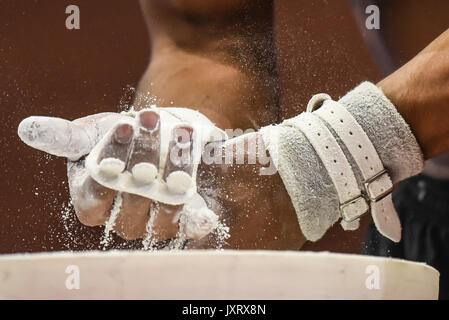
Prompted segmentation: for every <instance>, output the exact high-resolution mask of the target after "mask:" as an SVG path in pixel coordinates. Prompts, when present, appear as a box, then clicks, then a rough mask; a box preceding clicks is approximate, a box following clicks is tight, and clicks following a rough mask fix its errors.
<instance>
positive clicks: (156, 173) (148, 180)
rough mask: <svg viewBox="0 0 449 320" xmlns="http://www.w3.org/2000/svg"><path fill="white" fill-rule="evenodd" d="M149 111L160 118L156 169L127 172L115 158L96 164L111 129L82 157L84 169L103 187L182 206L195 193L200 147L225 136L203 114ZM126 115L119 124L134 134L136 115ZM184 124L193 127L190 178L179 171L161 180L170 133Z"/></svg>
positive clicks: (136, 168) (137, 168)
mask: <svg viewBox="0 0 449 320" xmlns="http://www.w3.org/2000/svg"><path fill="white" fill-rule="evenodd" d="M145 110H148V109H144V110H141V111H140V112H143V111H145ZM151 110H152V111H155V112H157V113H158V114H159V119H160V121H159V125H160V153H159V167H158V168H156V166H154V165H152V164H150V163H141V164H139V165H136V166H134V167H133V168H132V170H131V171H130V170H127V169H126V167H125V164H124V163H120V160H118V159H117V161H114V160H115V159H105V160H107V161H105V160H102V161H99V159H100V156H101V151H102V150H103V148H104V146H105V145H106V144H107V143H108V142H109V141H110V138H111V137H110V136H111V134H112V132H113V130H111V131H110V132H108V133H107V134H106V135H105V136H104V137H103V138H102V139H101V140H100V141H99V142H98V144H97V145H96V146H95V147H94V148H93V149H92V151H91V152H90V154H89V155H88V157H87V158H86V168H87V169H88V171H89V174H90V175H91V177H92V178H93V179H94V180H96V181H97V182H98V183H100V184H101V185H103V186H105V187H107V188H110V189H114V190H118V191H122V192H128V193H132V194H136V195H140V196H142V197H146V198H149V199H152V200H155V201H159V202H163V203H166V204H171V205H180V204H184V203H185V202H187V200H188V199H190V198H191V197H192V196H193V195H195V194H196V192H197V186H196V174H197V169H198V164H199V162H200V161H201V157H202V152H203V148H204V146H205V145H206V143H208V142H212V141H223V140H226V139H227V135H226V133H225V132H224V131H223V130H221V129H219V128H218V127H216V126H215V125H214V124H213V123H212V122H211V121H210V120H209V119H208V118H207V117H205V116H204V115H203V114H201V113H200V112H198V111H195V110H192V109H187V108H168V107H167V108H163V107H161V108H156V107H152V108H151ZM128 115H129V117H128V118H127V119H125V120H122V121H121V122H125V123H128V124H130V125H132V126H134V127H135V128H136V130H134V132H135V134H136V132H138V130H137V127H136V126H137V123H136V120H135V119H134V118H136V119H137V118H138V115H139V113H138V112H129V113H128ZM184 125H187V126H189V127H191V128H193V137H192V140H191V143H192V144H193V145H192V149H191V158H190V159H191V161H192V167H193V170H192V175H191V176H189V174H187V173H185V172H182V171H174V172H172V173H170V174H169V175H168V176H167V177H165V178H164V170H165V168H166V161H167V155H168V152H169V144H170V141H171V139H172V133H173V130H174V129H175V128H177V127H179V126H184ZM131 153H132V149H131ZM169 161H170V160H169ZM105 168H106V169H107V170H105Z"/></svg>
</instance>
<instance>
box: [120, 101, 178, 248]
mask: <svg viewBox="0 0 449 320" xmlns="http://www.w3.org/2000/svg"><path fill="white" fill-rule="evenodd" d="M136 121H137V126H136V127H137V134H136V135H135V136H134V140H133V147H132V152H131V154H130V156H129V160H128V164H127V170H128V171H129V172H131V173H132V174H133V177H134V179H135V180H136V181H137V182H138V183H141V184H147V183H151V182H153V181H154V179H155V178H156V176H157V173H158V169H157V168H159V153H160V118H159V115H158V114H157V113H156V112H154V111H152V110H146V111H142V112H140V113H139V115H138V116H137V119H136ZM151 205H152V201H151V200H150V199H147V198H144V197H140V196H136V195H132V194H124V196H123V202H122V208H121V210H120V212H119V214H118V216H117V220H116V224H115V227H114V229H115V231H116V232H117V234H119V235H120V236H121V237H123V238H125V239H128V240H132V239H138V238H142V237H143V236H144V235H145V233H146V232H147V230H146V228H147V223H148V220H149V217H150V214H152V215H154V216H153V218H152V219H151V223H152V226H151V229H152V231H151V233H152V234H151V235H150V237H151V238H152V239H154V240H155V241H163V240H166V239H169V238H171V237H174V236H175V235H176V233H177V231H178V225H177V223H176V221H175V222H173V218H174V213H175V212H176V211H177V209H178V208H179V207H177V206H169V205H165V204H162V203H160V204H157V208H158V210H150V206H151ZM150 212H151V213H150ZM171 213H173V214H171Z"/></svg>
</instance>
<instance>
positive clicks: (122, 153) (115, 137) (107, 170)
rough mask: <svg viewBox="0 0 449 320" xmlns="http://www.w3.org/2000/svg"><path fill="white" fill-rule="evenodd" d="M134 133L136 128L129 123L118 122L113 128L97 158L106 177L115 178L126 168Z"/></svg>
mask: <svg viewBox="0 0 449 320" xmlns="http://www.w3.org/2000/svg"><path fill="white" fill-rule="evenodd" d="M133 135H134V128H133V127H132V126H131V125H130V124H128V123H121V124H118V125H116V127H115V128H114V129H113V132H112V134H111V136H110V140H109V141H108V142H107V143H106V144H105V145H104V147H103V149H102V150H101V151H100V154H99V156H98V160H97V161H98V166H99V169H100V171H101V172H102V173H103V174H104V175H105V176H106V177H110V178H115V177H116V176H117V175H118V174H119V173H121V172H123V171H124V170H125V168H126V163H127V160H128V154H129V151H130V148H131V144H132V141H133Z"/></svg>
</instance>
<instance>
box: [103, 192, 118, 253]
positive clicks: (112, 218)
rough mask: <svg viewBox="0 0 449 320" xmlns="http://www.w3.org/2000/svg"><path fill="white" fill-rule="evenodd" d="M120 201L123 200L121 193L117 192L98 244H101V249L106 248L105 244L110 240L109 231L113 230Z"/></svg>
mask: <svg viewBox="0 0 449 320" xmlns="http://www.w3.org/2000/svg"><path fill="white" fill-rule="evenodd" d="M122 202H123V198H122V194H121V193H120V192H119V193H117V195H116V196H115V198H114V205H113V208H112V210H111V215H110V216H109V219H108V221H107V222H106V225H105V228H104V235H103V239H102V240H101V242H100V244H101V245H103V250H106V246H107V245H108V244H109V243H110V242H111V231H113V230H114V226H115V221H116V220H117V216H118V213H119V212H120V209H121V208H122Z"/></svg>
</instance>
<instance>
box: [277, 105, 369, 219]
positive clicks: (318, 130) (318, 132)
mask: <svg viewBox="0 0 449 320" xmlns="http://www.w3.org/2000/svg"><path fill="white" fill-rule="evenodd" d="M283 124H284V125H288V126H292V127H296V128H298V129H299V130H300V131H302V132H303V133H304V135H305V136H306V138H307V139H308V140H309V142H310V144H311V145H312V146H313V148H314V149H315V151H316V152H317V154H318V156H319V157H320V159H321V161H322V162H323V165H324V167H325V168H326V170H327V172H328V174H329V177H330V178H331V180H332V182H333V184H334V186H335V189H336V191H337V194H338V198H339V202H340V213H341V216H342V217H343V219H344V220H345V221H347V222H351V221H354V220H356V219H357V218H358V217H360V216H361V215H362V214H364V213H365V212H367V211H368V209H369V208H368V205H367V203H366V201H365V199H364V198H363V197H362V194H361V191H360V188H359V186H358V184H357V180H356V178H355V176H354V172H353V170H352V168H351V165H350V164H349V162H348V160H347V158H346V156H345V154H344V153H343V150H342V149H341V148H340V146H339V145H338V143H337V141H336V139H335V138H334V136H333V135H332V133H331V132H330V130H329V129H328V128H327V127H326V125H325V124H324V123H323V121H322V120H321V119H320V118H319V117H317V116H316V115H314V114H313V113H310V112H305V113H302V114H300V115H298V116H297V117H294V118H292V119H288V120H286V121H284V122H283Z"/></svg>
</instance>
